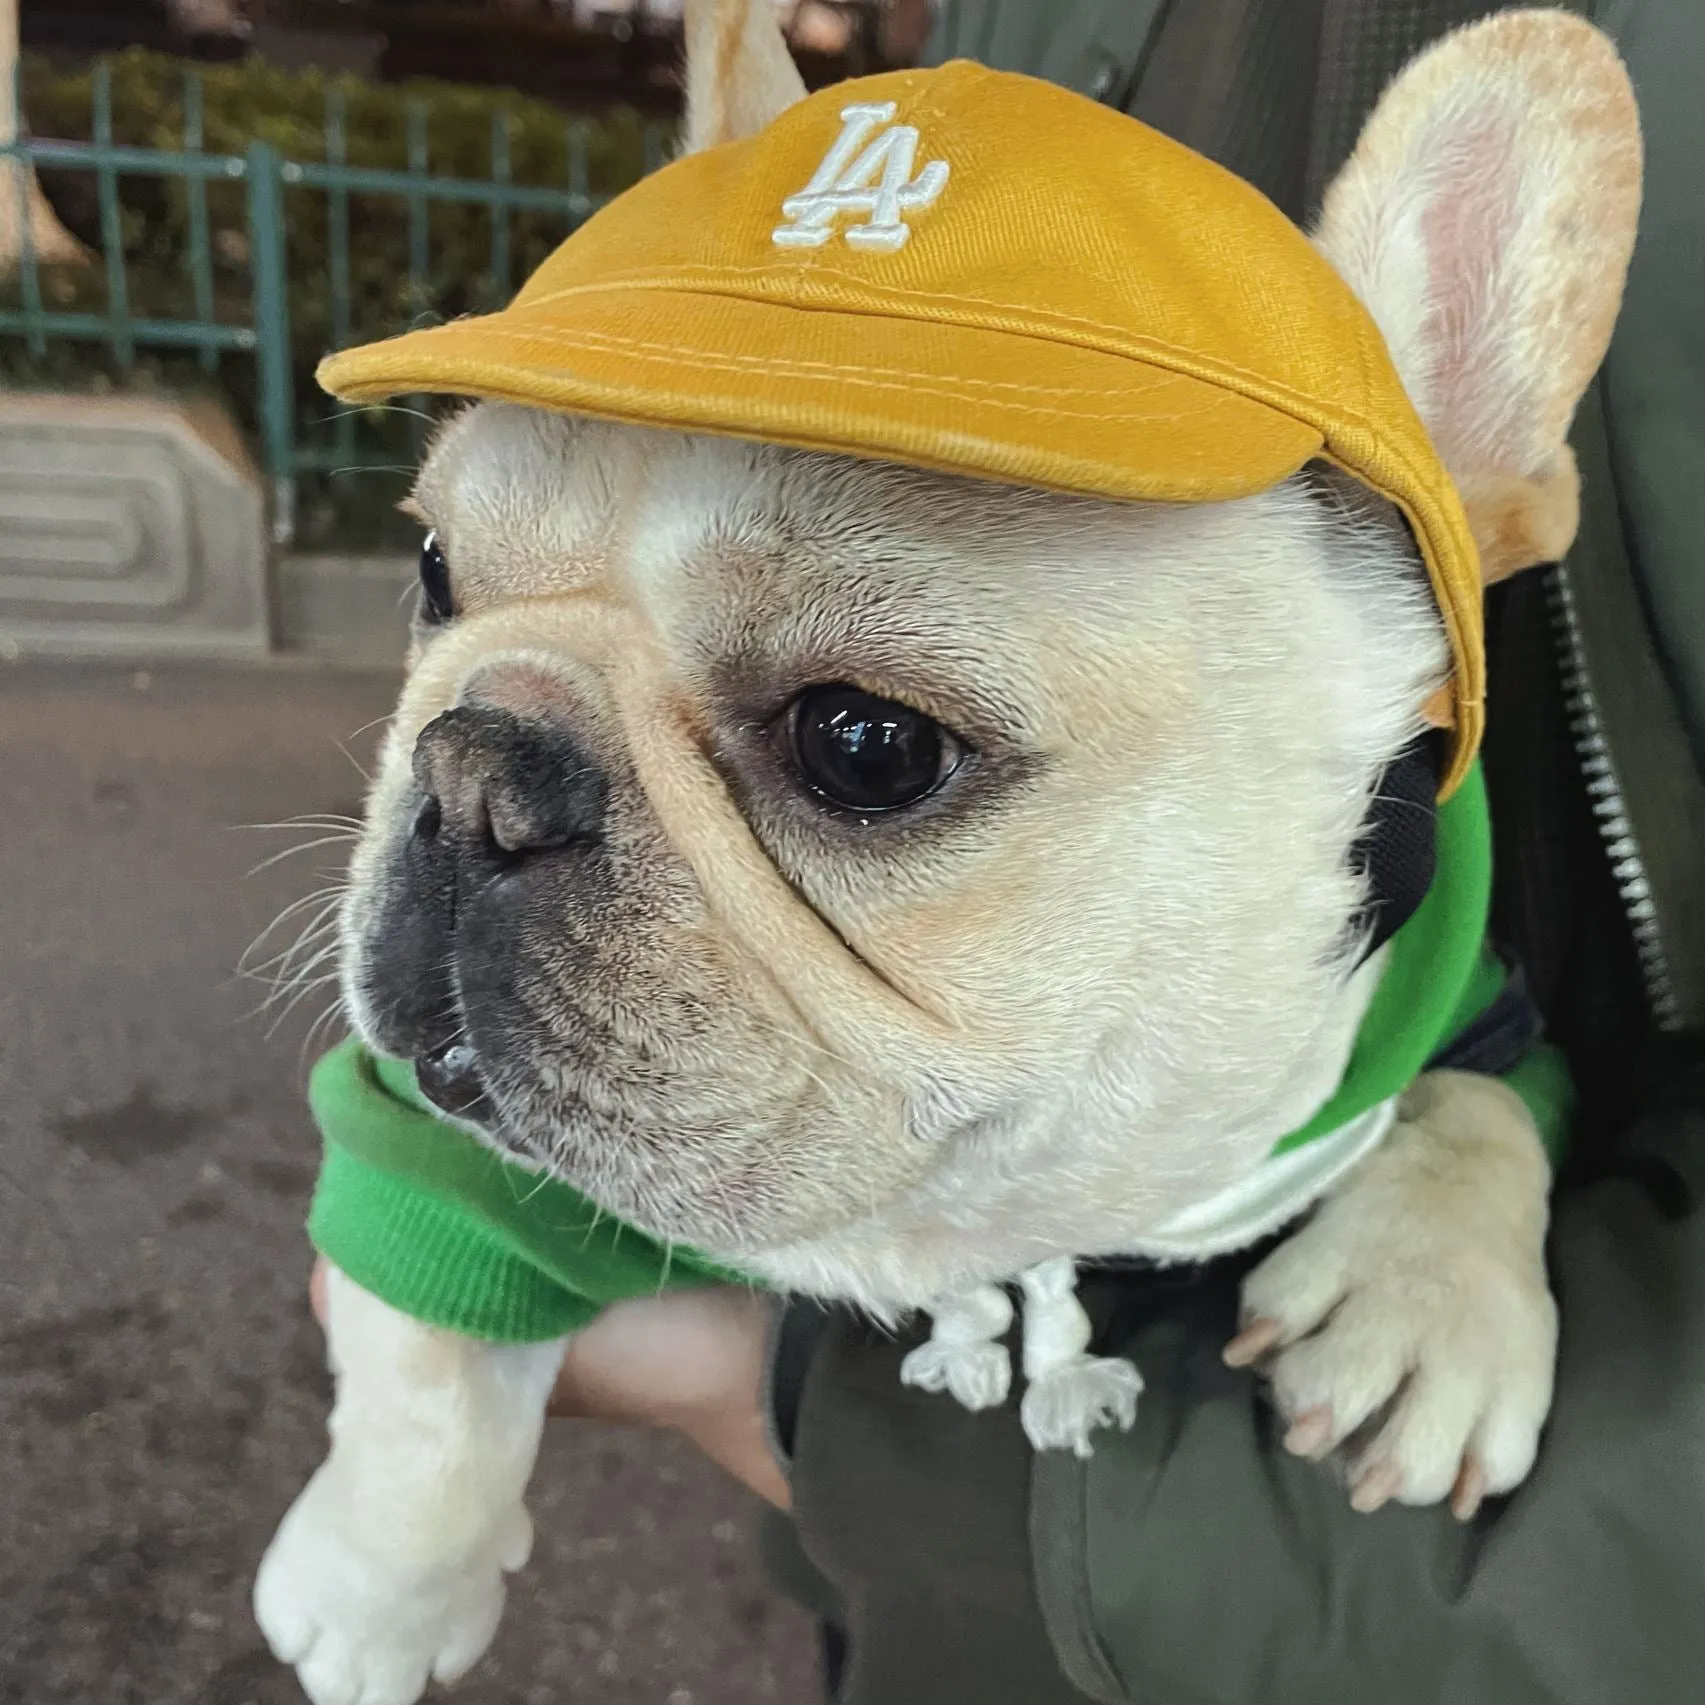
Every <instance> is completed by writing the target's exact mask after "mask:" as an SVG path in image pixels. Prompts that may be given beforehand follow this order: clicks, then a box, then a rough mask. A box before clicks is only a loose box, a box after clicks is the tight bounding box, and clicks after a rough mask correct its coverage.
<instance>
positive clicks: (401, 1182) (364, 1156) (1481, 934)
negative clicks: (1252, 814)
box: [308, 766, 1571, 1343]
mask: <svg viewBox="0 0 1705 1705" xmlns="http://www.w3.org/2000/svg"><path fill="white" fill-rule="evenodd" d="M1491 881H1492V862H1491V833H1490V827H1489V822H1488V817H1487V810H1486V794H1485V788H1484V785H1483V783H1482V781H1481V777H1480V771H1479V768H1478V766H1476V768H1475V769H1474V771H1473V772H1472V773H1471V774H1470V776H1469V778H1468V780H1467V781H1466V782H1465V783H1464V785H1463V786H1462V787H1461V788H1460V789H1459V790H1458V791H1457V793H1456V794H1455V795H1454V796H1453V797H1452V798H1451V799H1450V800H1449V801H1447V802H1446V803H1445V804H1444V805H1443V806H1442V807H1441V808H1440V810H1439V818H1438V866H1437V873H1436V875H1435V876H1434V879H1433V884H1432V887H1431V888H1430V889H1429V890H1428V892H1427V895H1426V897H1425V899H1424V900H1423V901H1422V902H1421V904H1420V906H1419V907H1418V908H1417V909H1416V911H1415V914H1414V916H1413V917H1411V918H1410V919H1409V921H1408V922H1407V923H1406V924H1405V925H1404V926H1403V927H1402V929H1400V930H1399V931H1398V932H1397V934H1396V935H1395V936H1394V937H1393V938H1392V941H1391V944H1390V948H1389V951H1388V953H1387V958H1386V967H1385V971H1384V973H1383V975H1382V976H1381V979H1380V985H1379V988H1378V990H1377V991H1376V992H1375V994H1374V997H1373V999H1372V1001H1371V1002H1370V1003H1369V1005H1368V1010H1367V1014H1366V1016H1365V1017H1364V1018H1363V1020H1362V1025H1361V1028H1360V1030H1359V1031H1358V1033H1357V1036H1356V1041H1355V1045H1354V1047H1353V1048H1352V1050H1351V1054H1350V1061H1349V1064H1348V1066H1347V1067H1346V1068H1345V1072H1344V1077H1343V1080H1342V1082H1341V1083H1340V1084H1339V1087H1338V1091H1337V1093H1336V1094H1335V1095H1334V1096H1333V1097H1332V1098H1331V1099H1330V1100H1329V1101H1328V1102H1327V1103H1326V1105H1325V1106H1323V1107H1322V1108H1321V1109H1320V1110H1319V1112H1317V1113H1316V1114H1315V1116H1314V1117H1313V1118H1312V1119H1310V1120H1309V1122H1308V1123H1307V1124H1306V1125H1304V1126H1303V1127H1302V1128H1301V1129H1300V1130H1298V1131H1294V1132H1292V1133H1291V1134H1290V1135H1289V1136H1287V1137H1285V1138H1284V1139H1283V1140H1282V1141H1281V1142H1280V1143H1278V1144H1277V1145H1276V1148H1275V1150H1274V1152H1275V1153H1283V1152H1285V1151H1287V1150H1290V1149H1293V1148H1297V1147H1299V1146H1301V1145H1302V1144H1303V1143H1306V1142H1309V1141H1311V1140H1312V1139H1314V1138H1316V1137H1319V1136H1323V1135H1324V1134H1325V1133H1327V1132H1328V1131H1334V1130H1337V1129H1338V1128H1339V1127H1340V1126H1343V1125H1346V1124H1348V1123H1349V1122H1350V1121H1351V1120H1352V1119H1355V1118H1357V1117H1359V1116H1360V1115H1361V1114H1363V1113H1366V1112H1367V1111H1368V1110H1369V1109H1370V1108H1372V1107H1375V1106H1377V1105H1379V1104H1380V1103H1381V1102H1383V1101H1386V1100H1387V1099H1389V1098H1390V1097H1391V1096H1393V1095H1396V1094H1397V1093H1399V1092H1400V1091H1401V1090H1402V1089H1403V1088H1404V1087H1405V1086H1406V1085H1407V1084H1408V1083H1409V1082H1410V1081H1411V1080H1412V1079H1413V1078H1414V1077H1415V1076H1416V1075H1417V1074H1418V1073H1419V1072H1420V1071H1421V1070H1422V1069H1423V1068H1424V1067H1425V1065H1426V1063H1427V1061H1428V1060H1430V1059H1431V1058H1432V1057H1433V1056H1434V1055H1435V1054H1436V1053H1437V1052H1438V1050H1439V1048H1440V1047H1441V1046H1442V1045H1443V1044H1444V1043H1445V1042H1447V1041H1448V1040H1449V1039H1450V1038H1451V1037H1453V1036H1456V1035H1458V1034H1460V1033H1461V1032H1462V1031H1463V1030H1464V1029H1466V1027H1467V1026H1468V1025H1469V1024H1470V1023H1472V1022H1473V1020H1474V1019H1475V1018H1477V1017H1478V1016H1479V1015H1480V1014H1481V1013H1483V1012H1484V1011H1485V1010H1486V1009H1487V1008H1488V1007H1489V1006H1490V1005H1491V1003H1492V1002H1493V1001H1494V1000H1495V999H1496V998H1497V996H1498V994H1499V992H1500V991H1501V989H1502V988H1503V985H1504V981H1505V972H1504V968H1503V966H1502V964H1501V962H1500V961H1499V960H1498V958H1497V957H1496V955H1495V954H1493V953H1492V952H1491V951H1490V950H1489V949H1488V947H1487V946H1486V944H1485V934H1486V916H1487V909H1488V906H1489V904H1490V898H1491ZM1506 1081H1507V1082H1508V1083H1509V1084H1510V1087H1511V1088H1512V1089H1514V1090H1515V1091H1516V1093H1517V1094H1519V1095H1520V1096H1521V1097H1522V1099H1523V1100H1524V1101H1526V1103H1527V1104H1528V1107H1529V1108H1530V1109H1531V1111H1532V1112H1533V1114H1534V1117H1535V1119H1536V1120H1537V1122H1538V1124H1539V1128H1540V1131H1541V1133H1542V1135H1543V1136H1544V1138H1545V1141H1546V1145H1547V1147H1548V1149H1550V1150H1551V1152H1552V1154H1553V1157H1555V1156H1556V1154H1557V1152H1558V1149H1559V1147H1560V1144H1561V1140H1562V1136H1563V1131H1564V1126H1565V1124H1566V1121H1567V1117H1568V1113H1569V1110H1570V1102H1571V1095H1570V1086H1569V1081H1568V1075H1567V1071H1566V1068H1565V1067H1564V1065H1563V1062H1562V1056H1561V1054H1560V1053H1559V1052H1558V1051H1557V1050H1555V1049H1552V1048H1549V1047H1537V1048H1535V1049H1533V1050H1532V1051H1531V1052H1530V1053H1529V1054H1528V1056H1527V1057H1526V1059H1524V1060H1523V1061H1522V1063H1521V1064H1520V1065H1519V1066H1518V1067H1517V1068H1516V1070H1515V1071H1514V1072H1512V1073H1511V1074H1510V1075H1509V1077H1508V1078H1507V1079H1506ZM309 1100H310V1103H311V1105H312V1107H313V1112H314V1117H315V1119H316V1120H317V1121H318V1123H319V1127H320V1132H321V1135H322V1137H323V1138H324V1141H325V1158H324V1163H323V1166H322V1169H321V1172H320V1179H319V1186H318V1188H317V1190H316V1191H315V1195H314V1204H313V1208H312V1210H311V1212H310V1215H309V1220H308V1233H309V1236H310V1238H311V1239H312V1240H313V1243H314V1247H315V1248H316V1249H318V1250H319V1251H320V1253H321V1254H323V1255H325V1256H326V1257H327V1258H328V1259H329V1260H331V1261H332V1262H333V1263H335V1264H336V1265H337V1266H338V1267H340V1268H341V1269H342V1270H343V1271H344V1272H345V1273H347V1274H348V1275H349V1276H350V1277H351V1278H352V1279H354V1280H355V1282H356V1283H357V1284H358V1285H360V1286H362V1287H363V1288H364V1289H365V1290H368V1291H371V1292H372V1293H373V1294H374V1295H376V1296H379V1297H381V1298H383V1299H384V1300H385V1301H386V1302H388V1303H390V1304H391V1305H392V1306H393V1307H394V1308H397V1309H400V1310H401V1311H402V1312H403V1313H405V1314H409V1315H412V1316H414V1317H415V1318H416V1319H419V1320H425V1321H430V1322H432V1323H433V1324H435V1325H439V1326H445V1327H449V1328H451V1329H453V1330H455V1331H457V1332H461V1333H464V1334H466V1335H467V1336H469V1337H473V1338H482V1339H488V1340H491V1341H494V1342H499V1343H525V1342H532V1341H537V1340H541V1339H547V1338H556V1337H561V1336H563V1335H565V1334H567V1333H570V1332H573V1331H576V1330H578V1329H579V1328H580V1327H582V1326H584V1325H585V1324H586V1323H587V1322H588V1321H589V1320H591V1319H592V1318H593V1316H594V1315H596V1314H597V1313H598V1312H599V1310H600V1309H602V1308H604V1307H605V1306H606V1305H607V1304H609V1303H612V1302H617V1301H621V1300H623V1299H625V1298H629V1297H639V1296H649V1295H652V1294H654V1293H656V1292H657V1291H659V1290H662V1289H664V1288H666V1287H670V1286H679V1285H702V1284H707V1283H713V1282H716V1281H731V1282H735V1283H741V1282H746V1281H744V1280H742V1279H741V1278H740V1276H739V1275H737V1274H735V1273H732V1272H729V1271H728V1270H726V1269H724V1268H721V1267H719V1266H717V1265H716V1264H715V1263H714V1262H712V1261H709V1260H707V1259H706V1258H705V1257H704V1256H702V1255H700V1254H698V1253H697V1252H695V1251H693V1250H690V1249H687V1248H684V1247H682V1246H680V1245H674V1246H669V1245H665V1244H662V1243H659V1242H657V1241H656V1240H655V1239H653V1238H651V1237H648V1236H646V1235H645V1234H644V1233H643V1232H639V1231H636V1230H635V1229H634V1228H633V1227H632V1226H629V1225H625V1224H623V1223H622V1222H621V1221H620V1220H616V1219H613V1218H611V1216H610V1215H608V1214H606V1213H603V1212H601V1211H600V1210H599V1209H598V1208H597V1207H595V1206H594V1205H593V1203H592V1202H590V1201H589V1200H588V1199H587V1198H586V1197H585V1196H583V1195H581V1194H580V1192H579V1191H577V1190H575V1189H572V1188H571V1187H570V1186H569V1185H567V1184H563V1183H561V1182H559V1181H557V1180H554V1179H548V1178H541V1177H539V1176H538V1175H537V1174H536V1173H533V1172H529V1171H528V1170H526V1169H525V1168H523V1167H520V1166H516V1165H514V1164H513V1163H511V1162H509V1161H506V1160H504V1159H503V1158H502V1157H501V1156H499V1155H498V1154H496V1153H495V1152H493V1151H492V1150H490V1149H488V1148H486V1147H485V1146H484V1145H483V1144H481V1143H480V1142H478V1141H477V1140H476V1139H475V1138H474V1137H472V1136H470V1135H469V1134H468V1133H467V1132H465V1131H463V1130H462V1129H461V1128H460V1127H458V1126H455V1125H451V1124H449V1123H447V1122H446V1121H444V1120H443V1119H441V1118H440V1117H439V1116H438V1115H437V1114H436V1113H435V1112H434V1110H433V1109H432V1107H431V1104H430V1103H428V1102H427V1101H425V1100H424V1099H423V1098H422V1097H421V1095H420V1093H419V1091H418V1089H417V1088H416V1086H415V1082H414V1075H413V1073H412V1071H411V1070H410V1068H409V1067H408V1066H407V1065H406V1064H405V1063H403V1062H401V1061H397V1060H390V1059H385V1058H382V1057H380V1056H377V1055H375V1054H373V1053H371V1052H370V1051H369V1050H367V1049H366V1048H364V1047H363V1046H362V1045H361V1044H360V1043H359V1042H358V1041H356V1040H355V1039H354V1038H353V1037H352V1038H350V1039H349V1040H348V1041H345V1042H343V1043H342V1044H340V1045H339V1046H338V1047H336V1048H334V1049H333V1050H332V1051H331V1052H330V1053H329V1054H327V1055H326V1056H325V1057H324V1058H323V1059H321V1061H320V1062H319V1064H318V1065H317V1066H316V1067H315V1069H314V1074H313V1079H312V1082H311V1084H310V1086H309ZM1083 1253H1085V1254H1094V1253H1097V1252H1096V1251H1092V1250H1086V1251H1084V1252H1083Z"/></svg>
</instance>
